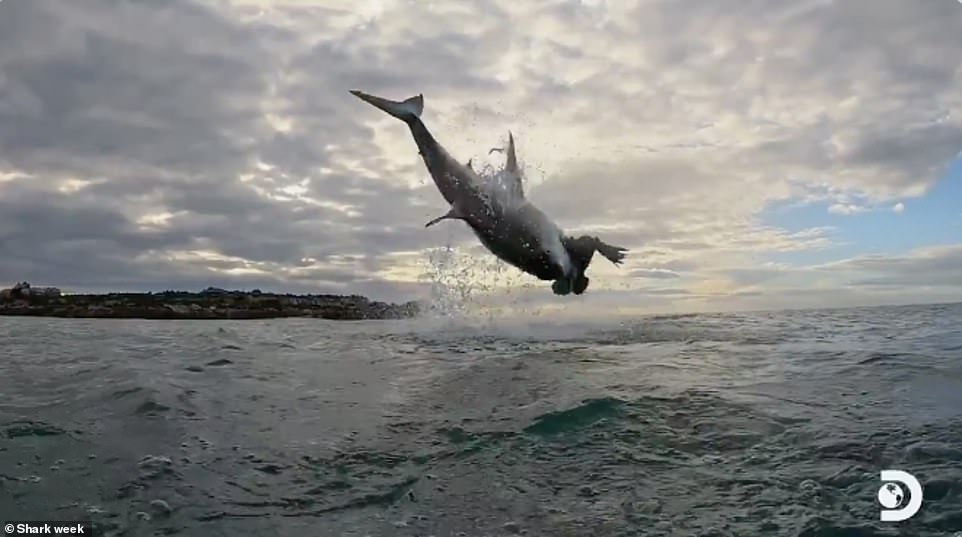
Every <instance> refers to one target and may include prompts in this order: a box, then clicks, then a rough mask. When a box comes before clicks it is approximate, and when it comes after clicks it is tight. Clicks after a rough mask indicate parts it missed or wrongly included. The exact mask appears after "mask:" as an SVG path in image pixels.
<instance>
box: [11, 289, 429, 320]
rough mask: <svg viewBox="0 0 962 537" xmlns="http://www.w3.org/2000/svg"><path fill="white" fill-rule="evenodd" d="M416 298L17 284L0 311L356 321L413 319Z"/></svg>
mask: <svg viewBox="0 0 962 537" xmlns="http://www.w3.org/2000/svg"><path fill="white" fill-rule="evenodd" d="M419 311H420V307H419V304H418V303H417V302H413V301H412V302H406V303H404V304H389V303H385V302H377V301H372V300H369V299H367V298H365V297H363V296H359V295H349V296H343V295H293V294H277V293H265V292H261V291H260V290H256V289H255V290H253V291H227V290H224V289H218V288H214V287H208V288H207V289H204V290H203V291H200V292H197V293H193V292H188V291H164V292H160V293H107V294H63V293H62V292H61V291H60V290H59V289H57V288H55V287H41V288H37V287H31V286H30V284H29V283H27V282H21V283H18V284H16V285H14V286H13V287H12V288H10V289H4V290H2V291H0V315H20V316H35V317H77V318H81V317H83V318H101V319H104V318H113V319H270V318H278V317H315V318H320V319H338V320H362V319H401V318H407V317H414V316H416V315H417V314H418V313H419Z"/></svg>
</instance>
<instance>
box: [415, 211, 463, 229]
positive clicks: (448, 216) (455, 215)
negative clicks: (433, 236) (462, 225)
mask: <svg viewBox="0 0 962 537" xmlns="http://www.w3.org/2000/svg"><path fill="white" fill-rule="evenodd" d="M441 220H464V215H463V214H461V212H460V211H458V210H457V209H456V208H454V207H451V210H450V211H448V212H446V213H444V214H443V215H441V216H439V217H437V218H435V219H434V220H431V221H430V222H428V223H427V224H424V227H431V226H433V225H434V224H437V223H438V222H440V221H441Z"/></svg>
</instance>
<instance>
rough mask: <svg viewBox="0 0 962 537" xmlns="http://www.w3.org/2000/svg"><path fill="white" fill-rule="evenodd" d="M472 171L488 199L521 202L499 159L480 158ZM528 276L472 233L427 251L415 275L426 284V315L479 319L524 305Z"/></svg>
mask: <svg viewBox="0 0 962 537" xmlns="http://www.w3.org/2000/svg"><path fill="white" fill-rule="evenodd" d="M476 171H477V173H478V175H479V177H480V178H481V188H482V190H483V192H484V195H485V197H487V199H488V200H489V203H492V204H494V205H497V206H502V207H510V206H513V205H516V204H518V203H521V202H523V201H524V198H523V196H522V197H518V196H516V195H515V194H514V190H513V189H512V188H511V187H510V184H511V183H510V182H511V181H513V180H514V178H513V177H512V176H511V174H510V173H508V172H507V171H506V170H505V168H504V165H503V164H502V165H500V166H494V165H492V164H490V163H484V164H483V165H482V166H481V167H480V168H479V169H477V170H476ZM522 181H523V178H522ZM531 278H532V277H530V276H528V275H525V274H523V273H522V272H521V271H519V270H518V269H516V268H514V267H512V266H510V265H508V264H507V263H505V262H504V261H501V260H500V259H498V258H497V257H495V256H494V255H492V254H491V252H489V251H487V250H486V249H485V248H484V247H482V246H481V245H479V244H478V243H477V240H476V239H474V237H473V236H472V240H471V241H470V242H467V243H463V244H459V245H457V246H455V245H452V244H451V241H450V240H449V242H448V244H446V245H445V246H442V247H439V248H432V249H428V250H426V251H425V263H424V270H423V271H422V273H421V276H420V278H419V280H420V281H422V282H425V283H427V284H429V285H430V299H429V303H428V308H427V316H429V317H433V318H435V319H438V318H440V319H448V320H453V321H468V320H470V321H473V322H477V321H479V320H488V321H492V320H494V319H497V318H503V317H504V316H506V315H509V314H511V313H516V312H517V311H518V309H519V308H520V309H521V310H524V309H526V308H525V304H524V302H525V298H524V296H523V295H524V291H525V290H528V289H531V288H532V287H533V286H536V285H537V284H536V283H535V282H534V281H531ZM529 313H534V314H536V313H535V312H529Z"/></svg>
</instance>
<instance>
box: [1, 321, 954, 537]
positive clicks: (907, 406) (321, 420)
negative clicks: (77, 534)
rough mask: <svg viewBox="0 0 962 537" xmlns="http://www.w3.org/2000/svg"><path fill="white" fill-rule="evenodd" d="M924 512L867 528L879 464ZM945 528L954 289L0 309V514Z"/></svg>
mask: <svg viewBox="0 0 962 537" xmlns="http://www.w3.org/2000/svg"><path fill="white" fill-rule="evenodd" d="M886 469H898V470H902V471H905V472H909V473H910V474H912V475H914V476H915V477H916V478H917V479H918V481H919V482H920V483H921V485H922V487H923V490H924V501H923V505H922V507H921V509H920V510H919V511H918V512H917V514H915V516H913V517H912V518H910V519H908V520H905V521H902V522H882V521H880V510H881V509H882V506H881V505H880V504H879V501H878V500H877V499H876V498H877V494H878V491H879V488H880V486H882V483H881V481H880V472H881V471H882V470H886ZM13 519H31V520H91V521H93V522H94V523H95V524H96V525H97V527H98V529H99V530H100V531H101V534H103V535H131V536H140V535H198V536H201V535H203V536H219V535H223V536H228V535H229V536H236V535H245V536H255V535H265V536H267V535H271V536H276V535H283V536H299V535H312V536H328V535H330V536H357V537H363V536H422V537H427V536H435V537H442V536H443V537H454V536H464V537H473V536H497V537H500V536H506V535H528V536H599V537H605V536H619V537H622V536H625V537H627V536H675V535H680V536H688V535H693V536H705V537H709V536H710V537H720V536H742V535H760V536H792V537H834V536H838V537H851V536H857V537H865V536H875V535H879V536H886V535H906V536H913V537H926V536H952V535H955V532H962V305H959V304H955V305H936V306H901V307H882V308H857V309H838V310H820V311H784V312H760V313H737V314H735V313H731V314H694V315H671V316H647V317H638V318H635V319H631V320H620V321H600V320H594V321H590V322H588V321H584V322H578V321H569V320H566V321H565V322H564V323H552V322H551V321H550V319H545V318H541V319H539V320H538V322H536V323H535V322H530V321H524V322H522V321H516V320H515V321H512V320H506V319H500V320H499V319H489V320H486V321H483V322H481V321H478V322H466V321H464V320H457V319H443V318H440V319H409V320H402V321H359V322H348V321H321V320H312V319H284V320H250V321H141V320H83V319H39V318H0V522H2V521H6V520H13Z"/></svg>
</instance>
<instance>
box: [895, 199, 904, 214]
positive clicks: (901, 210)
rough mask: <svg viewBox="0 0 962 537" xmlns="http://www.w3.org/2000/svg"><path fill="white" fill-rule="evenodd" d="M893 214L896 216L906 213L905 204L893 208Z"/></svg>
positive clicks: (899, 203)
mask: <svg viewBox="0 0 962 537" xmlns="http://www.w3.org/2000/svg"><path fill="white" fill-rule="evenodd" d="M892 212H894V213H895V214H902V213H904V212H905V204H904V203H902V202H901V201H900V202H898V203H896V204H895V205H893V206H892Z"/></svg>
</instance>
